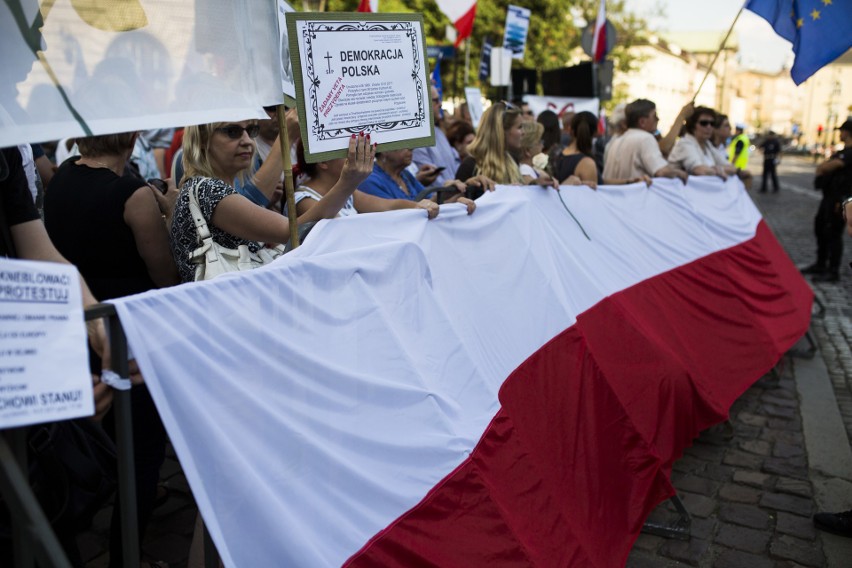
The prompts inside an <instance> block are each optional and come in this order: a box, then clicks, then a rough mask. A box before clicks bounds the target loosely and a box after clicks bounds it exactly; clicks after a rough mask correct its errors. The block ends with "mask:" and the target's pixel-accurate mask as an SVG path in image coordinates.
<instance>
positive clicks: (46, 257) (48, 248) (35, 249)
mask: <svg viewBox="0 0 852 568" xmlns="http://www.w3.org/2000/svg"><path fill="white" fill-rule="evenodd" d="M0 256H2V257H8V258H20V259H26V260H40V261H47V262H60V263H63V264H69V262H68V261H67V260H66V259H65V257H63V256H62V255H61V254H60V253H59V251H58V250H56V247H55V246H53V243H52V242H51V240H50V238H49V237H48V236H47V231H46V230H45V228H44V224H43V223H42V221H41V217H40V216H39V214H38V210H37V209H36V206H35V203H34V202H33V197H32V194H31V193H30V189H29V185H28V183H27V176H26V173H25V172H24V166H23V160H22V158H21V153H20V151H19V150H18V149H17V148H14V147H13V148H2V149H0ZM80 286H81V289H82V296H83V306H84V307H87V306H91V305H94V304H97V303H98V301H97V300H96V299H95V297H94V296H93V295H92V292H91V291H90V290H89V287H88V285H87V284H86V282H85V280H83V278H82V277H80ZM87 327H88V331H89V339H90V341H91V342H92V346H93V347H94V348H95V350H96V351H97V352H99V353H104V350H105V349H106V348H107V345H106V334H105V331H104V326H103V321H102V320H95V322H90V323H89V324H87ZM107 362H108V361H107ZM137 372H138V370H137ZM92 383H93V385H94V387H93V390H94V398H95V416H94V419H95V420H100V419H101V418H103V416H104V414H105V413H106V411H107V410H108V409H109V408H110V405H111V404H112V389H111V388H110V387H108V386H107V385H106V384H105V383H102V382H101V381H100V377H98V376H97V375H92ZM55 528H56V529H57V531H58V533H59V534H57V537H58V539H59V541H60V543H61V545H62V547H63V549H64V551H65V553H66V555H67V556H68V559H69V561H70V562H71V564H72V565H73V566H82V565H83V560H82V558H81V556H80V552H79V549H78V548H77V543H76V530H73V529H69V528H68V527H55ZM11 563H12V550H11V546H10V543H9V542H7V541H2V542H0V565H2V566H6V565H11Z"/></svg>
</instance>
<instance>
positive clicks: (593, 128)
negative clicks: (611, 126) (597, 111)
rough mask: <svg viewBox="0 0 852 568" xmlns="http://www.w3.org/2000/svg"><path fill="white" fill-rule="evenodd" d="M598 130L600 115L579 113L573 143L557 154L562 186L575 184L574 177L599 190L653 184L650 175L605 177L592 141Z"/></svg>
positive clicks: (555, 172)
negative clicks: (602, 186)
mask: <svg viewBox="0 0 852 568" xmlns="http://www.w3.org/2000/svg"><path fill="white" fill-rule="evenodd" d="M597 131H598V118H597V117H596V116H595V115H594V114H592V113H590V112H588V111H583V112H578V113H577V114H575V115H574V117H573V118H572V119H571V135H572V140H571V143H570V144H569V145H568V146H566V147H565V149H564V150H562V152H561V153H560V154H559V155H558V156H557V158H556V162H555V163H554V164H553V177H555V178H556V179H557V180H558V181H559V182H560V184H561V185H572V184H570V183H567V184H566V182H567V181H568V179H569V178H570V177H571V176H576V177H578V178H580V180H581V181H582V182H583V185H587V186H589V187H591V188H592V189H596V188H597V186H598V185H623V184H628V183H636V182H639V181H644V182H645V183H647V184H650V183H651V179H650V178H649V177H648V176H642V177H639V178H635V179H629V180H627V179H606V180H605V179H604V178H603V176H602V175H601V172H600V170H599V169H598V166H597V163H596V162H595V160H594V158H593V157H592V156H593V149H592V143H593V141H594V136H595V134H596V133H597Z"/></svg>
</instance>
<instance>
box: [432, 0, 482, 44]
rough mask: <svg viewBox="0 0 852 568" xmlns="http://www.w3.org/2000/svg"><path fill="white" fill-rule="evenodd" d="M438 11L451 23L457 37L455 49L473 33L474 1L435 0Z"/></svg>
mask: <svg viewBox="0 0 852 568" xmlns="http://www.w3.org/2000/svg"><path fill="white" fill-rule="evenodd" d="M436 2H437V4H438V9H439V10H441V11H442V12H443V13H444V14H446V16H447V18H449V20H450V21H451V22H452V23H453V26H454V27H455V28H456V32H457V33H458V35H457V36H456V43H455V45H456V47H458V46H459V45H460V44H461V42H462V41H464V39H465V38H466V37H468V36H470V34H471V33H472V32H473V20H474V19H475V18H476V0H436Z"/></svg>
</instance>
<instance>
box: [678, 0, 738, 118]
mask: <svg viewBox="0 0 852 568" xmlns="http://www.w3.org/2000/svg"><path fill="white" fill-rule="evenodd" d="M747 2H748V0H746V2H744V3H743V5H742V6H740V11H739V12H737V15H736V17H735V18H734V21H733V23H731V27H730V28H728V33H726V34H725V37H724V39H723V40H722V43H721V45H719V50H718V51H716V55H714V56H713V61H711V62H710V65H709V66H708V67H707V73H705V74H704V78H703V79H701V83H700V84H699V85H698V88H697V89H696V90H695V94H694V95H692V102H693V103H694V102H695V99H696V97H698V93H700V92H701V87H703V86H704V82H705V81H706V80H707V77H709V76H710V72H711V71H712V70H713V65H715V64H716V60H717V59H719V54H720V53H722V50H723V49H725V44H726V43H728V38H729V37H731V32H733V31H734V26H735V25H737V20H739V19H740V14H742V13H743V10H745V7H746V3H747Z"/></svg>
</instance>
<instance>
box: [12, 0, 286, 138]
mask: <svg viewBox="0 0 852 568" xmlns="http://www.w3.org/2000/svg"><path fill="white" fill-rule="evenodd" d="M39 4H40V3H39V2H38V1H37V0H4V1H3V2H0V53H2V54H3V55H2V57H3V64H2V65H0V146H9V145H14V144H18V143H23V142H40V141H44V140H56V139H58V138H63V137H68V136H82V135H86V134H89V133H94V134H104V133H112V132H123V131H130V130H143V129H150V128H161V127H172V126H183V125H188V124H199V123H204V122H212V121H216V120H236V119H245V118H250V117H258V118H263V117H265V116H266V115H265V114H264V113H263V111H262V107H263V106H264V105H273V104H278V103H280V102H282V101H283V97H282V94H281V70H280V67H281V64H280V56H279V39H278V26H277V24H276V21H277V20H276V12H275V10H276V9H277V8H276V3H275V2H269V1H268V0H246V1H245V2H232V1H231V0H145V1H144V2H142V1H139V0H123V1H119V0H87V1H85V2H83V1H80V2H76V1H74V2H68V1H61V2H41V4H42V8H41V10H42V11H43V13H42V12H40V11H39Z"/></svg>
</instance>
